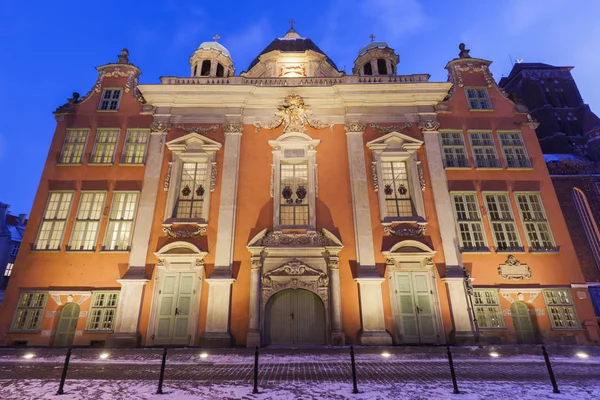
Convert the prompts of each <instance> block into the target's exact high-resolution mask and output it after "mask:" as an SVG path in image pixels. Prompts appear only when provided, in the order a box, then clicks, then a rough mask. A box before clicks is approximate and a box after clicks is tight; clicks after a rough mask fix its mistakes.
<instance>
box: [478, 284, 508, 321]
mask: <svg viewBox="0 0 600 400" xmlns="http://www.w3.org/2000/svg"><path fill="white" fill-rule="evenodd" d="M473 308H475V317H476V318H477V325H478V326H479V327H480V328H504V318H503V317H502V310H501V309H500V302H499V301H498V292H497V291H496V290H482V289H475V290H474V291H473Z"/></svg>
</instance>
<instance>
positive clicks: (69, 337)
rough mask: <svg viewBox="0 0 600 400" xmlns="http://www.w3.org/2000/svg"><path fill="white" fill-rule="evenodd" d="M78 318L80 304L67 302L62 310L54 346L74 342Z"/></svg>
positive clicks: (69, 344)
mask: <svg viewBox="0 0 600 400" xmlns="http://www.w3.org/2000/svg"><path fill="white" fill-rule="evenodd" d="M78 320H79V304H77V303H67V304H66V305H65V306H64V307H63V308H62V311H61V312H60V318H59V319H58V327H57V328H56V335H55V336H54V347H69V346H71V345H72V344H73V338H75V329H76V328H77V321H78Z"/></svg>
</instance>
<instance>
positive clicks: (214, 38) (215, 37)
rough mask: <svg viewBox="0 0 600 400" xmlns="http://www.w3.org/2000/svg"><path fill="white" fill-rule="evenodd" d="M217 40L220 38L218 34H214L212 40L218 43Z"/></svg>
mask: <svg viewBox="0 0 600 400" xmlns="http://www.w3.org/2000/svg"><path fill="white" fill-rule="evenodd" d="M219 39H221V36H219V35H218V34H215V36H213V40H214V41H215V42H218V41H219Z"/></svg>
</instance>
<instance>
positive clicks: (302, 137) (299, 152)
mask: <svg viewBox="0 0 600 400" xmlns="http://www.w3.org/2000/svg"><path fill="white" fill-rule="evenodd" d="M319 143H321V141H320V140H317V139H313V138H311V137H310V136H308V135H307V134H305V133H301V132H288V133H285V134H283V135H281V136H279V137H278V138H277V139H276V140H269V145H270V146H271V148H272V149H273V150H272V153H273V164H272V165H271V168H272V170H271V175H272V177H271V179H272V181H271V187H272V193H271V196H272V197H273V229H274V230H276V231H278V230H282V229H307V230H315V229H316V224H317V219H316V213H315V204H316V197H317V184H316V182H317V172H316V168H317V150H316V148H317V146H318V145H319ZM281 164H306V165H308V167H307V172H308V187H307V188H306V190H307V192H308V193H307V194H306V197H305V198H306V199H307V200H308V224H306V225H283V224H281V199H282V195H281V193H282V190H283V188H282V187H281Z"/></svg>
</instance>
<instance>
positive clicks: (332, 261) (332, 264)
mask: <svg viewBox="0 0 600 400" xmlns="http://www.w3.org/2000/svg"><path fill="white" fill-rule="evenodd" d="M327 267H329V269H340V259H339V258H338V257H330V258H329V261H328V262H327Z"/></svg>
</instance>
